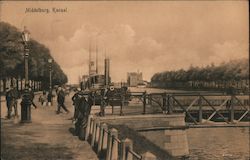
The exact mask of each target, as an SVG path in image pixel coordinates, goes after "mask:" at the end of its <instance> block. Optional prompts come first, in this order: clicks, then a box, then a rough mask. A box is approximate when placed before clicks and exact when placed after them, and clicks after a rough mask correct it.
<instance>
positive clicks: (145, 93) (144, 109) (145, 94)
mask: <svg viewBox="0 0 250 160" xmlns="http://www.w3.org/2000/svg"><path fill="white" fill-rule="evenodd" d="M142 96H143V97H142V98H143V114H146V99H147V97H146V96H147V92H146V91H145V92H143V95H142Z"/></svg>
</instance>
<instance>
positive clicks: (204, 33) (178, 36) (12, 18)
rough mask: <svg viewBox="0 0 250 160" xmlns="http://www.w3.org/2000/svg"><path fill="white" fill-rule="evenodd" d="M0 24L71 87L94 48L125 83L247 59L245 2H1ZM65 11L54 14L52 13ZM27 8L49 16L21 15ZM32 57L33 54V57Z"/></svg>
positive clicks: (246, 2)
mask: <svg viewBox="0 0 250 160" xmlns="http://www.w3.org/2000/svg"><path fill="white" fill-rule="evenodd" d="M0 5H1V8H0V9H1V10H0V14H1V15H0V18H1V21H5V22H8V23H10V24H12V25H14V26H16V27H17V28H19V29H20V30H22V28H23V26H24V25H25V26H27V28H28V30H29V31H30V32H31V36H32V38H34V39H36V40H37V41H39V42H41V43H43V44H45V45H46V46H47V47H48V48H49V49H50V51H51V54H52V56H53V57H54V59H55V60H56V61H57V62H58V63H59V64H60V66H61V67H62V69H63V70H64V72H65V73H66V74H67V76H68V78H69V82H70V83H77V82H78V77H79V75H81V74H87V72H88V50H89V44H90V42H91V44H92V50H94V48H95V44H96V43H97V44H98V50H99V62H100V64H99V65H100V72H103V69H102V66H103V58H104V54H105V53H104V52H105V49H106V55H107V56H108V57H109V58H110V59H111V78H112V80H113V81H121V80H123V81H125V80H126V76H127V72H132V71H138V70H139V71H142V72H143V78H144V79H145V80H150V78H151V76H152V75H153V74H154V73H156V72H161V71H165V70H177V69H180V68H184V69H187V68H189V67H190V65H191V64H192V65H194V66H206V65H208V64H211V63H212V62H214V63H215V64H219V63H221V62H223V61H225V62H226V61H229V60H231V59H236V58H243V57H248V47H249V46H248V45H249V43H248V40H249V37H248V36H249V26H248V24H249V17H248V1H177V2H176V1H165V2H163V1H156V2H153V1H152V2H150V1H135V2H131V1H129V2H124V1H121V2H118V1H112V2H105V1H93V2H87V1H85V2H84V1H82V2H80V1H75V2H66V1H64V2H58V1H54V2H53V1H50V2H49V1H47V2H42V1H40V2H30V1H26V2H14V1H12V2H0ZM53 7H55V8H67V12H66V13H53V12H52V8H53ZM26 8H41V9H50V13H25V10H26ZM38 54H39V53H38Z"/></svg>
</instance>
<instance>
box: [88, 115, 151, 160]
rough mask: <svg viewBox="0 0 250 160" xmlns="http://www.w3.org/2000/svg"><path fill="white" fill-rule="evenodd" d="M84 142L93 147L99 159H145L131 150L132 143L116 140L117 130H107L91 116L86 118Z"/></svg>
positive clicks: (128, 140) (127, 140) (104, 125)
mask: <svg viewBox="0 0 250 160" xmlns="http://www.w3.org/2000/svg"><path fill="white" fill-rule="evenodd" d="M85 133H86V134H85V140H88V142H89V143H90V144H91V146H92V147H93V149H94V151H96V153H97V154H98V156H99V157H100V159H105V160H118V159H119V160H146V159H147V157H145V156H142V155H140V154H138V153H137V152H136V151H135V150H134V149H133V141H132V140H130V139H128V138H126V139H122V140H121V139H119V138H118V130H117V129H115V128H111V129H109V128H108V125H107V124H106V123H101V122H100V120H99V119H98V118H94V117H93V116H92V115H91V116H89V118H88V124H87V128H86V132H85Z"/></svg>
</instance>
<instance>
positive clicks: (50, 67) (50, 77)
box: [48, 58, 53, 92]
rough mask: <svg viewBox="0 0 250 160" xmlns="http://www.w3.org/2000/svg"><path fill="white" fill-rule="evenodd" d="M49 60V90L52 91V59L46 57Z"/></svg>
mask: <svg viewBox="0 0 250 160" xmlns="http://www.w3.org/2000/svg"><path fill="white" fill-rule="evenodd" d="M48 62H49V91H50V92H52V76H51V74H52V62H53V60H52V59H51V58H49V59H48Z"/></svg>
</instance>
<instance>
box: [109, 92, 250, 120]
mask: <svg viewBox="0 0 250 160" xmlns="http://www.w3.org/2000/svg"><path fill="white" fill-rule="evenodd" d="M128 95H129V101H131V100H133V99H137V100H139V106H140V105H141V107H142V108H141V112H140V113H141V114H147V113H150V114H152V113H154V112H152V111H151V110H152V109H154V111H155V113H159V112H161V113H165V114H172V113H176V112H177V113H179V112H185V113H186V116H187V118H188V119H189V120H191V122H193V123H195V124H198V123H199V122H202V121H203V120H207V121H211V120H212V119H215V118H216V117H219V118H220V119H222V120H223V121H224V122H227V123H229V122H239V121H242V120H243V119H244V118H246V117H247V116H248V113H249V97H248V96H247V95H223V94H218V93H217V94H197V93H187V94H186V93H171V94H170V93H147V92H130V93H129V94H128ZM125 96H126V95H124V94H121V95H120V97H119V98H118V99H117V96H116V100H118V101H120V103H118V104H119V106H120V108H119V109H120V115H124V114H129V113H126V112H124V111H125V110H126V105H128V104H126V102H127V100H126V98H125ZM109 99H110V100H112V97H109ZM106 105H108V104H106ZM137 105H138V104H137ZM157 108H158V109H157ZM149 109H150V111H149ZM207 112H211V113H210V114H208V113H207ZM222 112H223V113H222ZM235 112H237V114H238V115H237V116H238V118H237V119H236V118H235ZM239 112H241V113H240V114H239ZM204 113H206V114H205V116H204ZM112 114H114V105H112ZM194 114H196V115H197V116H195V117H194Z"/></svg>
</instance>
